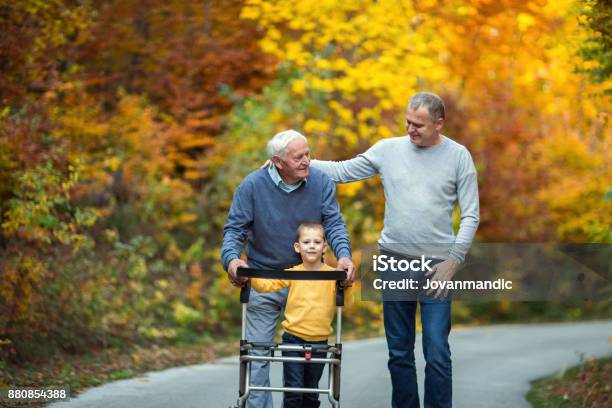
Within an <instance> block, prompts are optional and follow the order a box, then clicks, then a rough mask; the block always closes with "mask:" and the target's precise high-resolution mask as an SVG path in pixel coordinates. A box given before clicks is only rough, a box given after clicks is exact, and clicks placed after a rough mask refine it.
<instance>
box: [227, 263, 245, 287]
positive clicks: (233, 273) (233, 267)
mask: <svg viewBox="0 0 612 408" xmlns="http://www.w3.org/2000/svg"><path fill="white" fill-rule="evenodd" d="M239 267H243V268H248V267H249V265H248V264H247V263H246V262H244V261H243V260H242V259H240V258H236V259H232V260H231V261H230V262H229V264H228V265H227V278H228V279H229V280H230V282H232V285H234V286H244V284H245V283H246V281H247V280H248V278H240V277H238V268H239Z"/></svg>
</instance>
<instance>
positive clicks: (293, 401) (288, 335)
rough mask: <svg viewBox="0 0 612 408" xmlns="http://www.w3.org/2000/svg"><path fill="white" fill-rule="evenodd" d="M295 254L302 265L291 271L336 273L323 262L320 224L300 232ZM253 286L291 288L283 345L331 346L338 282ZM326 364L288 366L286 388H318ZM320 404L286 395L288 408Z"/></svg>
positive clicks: (313, 397) (256, 283) (311, 397)
mask: <svg viewBox="0 0 612 408" xmlns="http://www.w3.org/2000/svg"><path fill="white" fill-rule="evenodd" d="M293 247H294V248H295V252H297V253H298V254H300V257H301V258H302V264H300V265H298V266H295V267H293V268H291V269H289V270H294V271H304V270H307V271H333V270H334V268H332V267H331V266H329V265H326V264H325V263H324V262H323V254H324V253H325V250H326V249H327V242H326V240H325V231H324V229H323V226H322V225H321V224H320V223H318V222H305V223H302V224H300V226H299V227H298V230H297V237H296V242H295V243H294V244H293ZM251 286H252V287H253V288H254V289H255V290H256V291H258V292H275V291H277V290H279V289H281V288H289V294H288V296H287V306H286V308H285V320H284V321H283V323H282V325H283V328H284V329H285V332H284V333H283V343H293V344H327V338H328V337H329V335H330V334H331V333H332V331H333V330H332V327H331V322H332V320H333V318H334V315H335V310H336V281H333V280H330V281H308V280H304V281H297V280H276V279H274V280H273V279H256V278H254V279H251ZM344 293H345V299H346V303H347V304H348V303H350V301H351V299H352V298H351V296H352V293H351V290H350V288H346V289H345V292H344ZM283 356H288V357H303V353H300V352H297V351H284V352H283ZM312 357H313V358H325V353H321V352H319V353H315V352H313V353H312ZM324 368H325V364H310V363H309V364H303V363H284V364H283V378H284V385H285V387H298V388H318V387H319V380H320V379H321V376H322V375H323V369H324ZM319 404H320V402H319V394H314V393H313V394H311V393H291V392H286V393H285V395H284V401H283V407H284V408H311V407H312V408H316V407H318V406H319Z"/></svg>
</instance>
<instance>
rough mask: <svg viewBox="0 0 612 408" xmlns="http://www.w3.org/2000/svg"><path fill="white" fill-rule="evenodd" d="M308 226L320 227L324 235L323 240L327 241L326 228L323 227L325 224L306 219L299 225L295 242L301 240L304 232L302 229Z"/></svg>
mask: <svg viewBox="0 0 612 408" xmlns="http://www.w3.org/2000/svg"><path fill="white" fill-rule="evenodd" d="M306 228H313V229H320V230H321V235H323V240H324V241H326V242H327V239H326V238H325V228H323V224H321V223H320V222H319V221H305V222H303V223H301V224H300V225H299V226H298V227H297V234H296V236H295V242H300V234H301V233H302V230H304V229H306Z"/></svg>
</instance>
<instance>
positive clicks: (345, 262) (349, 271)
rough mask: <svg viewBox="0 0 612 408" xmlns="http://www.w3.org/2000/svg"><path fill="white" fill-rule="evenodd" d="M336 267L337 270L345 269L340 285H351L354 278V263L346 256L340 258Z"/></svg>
mask: <svg viewBox="0 0 612 408" xmlns="http://www.w3.org/2000/svg"><path fill="white" fill-rule="evenodd" d="M336 267H337V268H338V269H339V270H343V271H346V280H344V281H342V286H351V285H352V284H353V281H354V280H355V265H353V261H351V259H350V258H347V257H344V258H340V259H338V265H337V266H336Z"/></svg>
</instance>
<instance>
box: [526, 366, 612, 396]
mask: <svg viewBox="0 0 612 408" xmlns="http://www.w3.org/2000/svg"><path fill="white" fill-rule="evenodd" d="M582 360H583V361H582V362H581V363H580V364H579V365H578V366H576V367H573V368H571V369H569V370H567V371H561V372H559V373H557V374H555V375H552V376H550V377H546V378H543V379H540V380H537V381H535V382H534V383H532V387H531V389H530V390H529V392H528V393H527V401H529V402H530V403H531V405H532V406H533V407H534V408H587V407H588V408H600V407H601V408H608V407H610V406H612V386H611V384H612V357H607V358H603V359H600V360H595V359H592V358H589V359H586V360H584V358H583V359H582Z"/></svg>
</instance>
